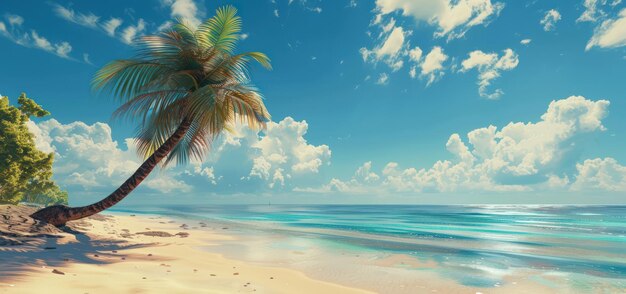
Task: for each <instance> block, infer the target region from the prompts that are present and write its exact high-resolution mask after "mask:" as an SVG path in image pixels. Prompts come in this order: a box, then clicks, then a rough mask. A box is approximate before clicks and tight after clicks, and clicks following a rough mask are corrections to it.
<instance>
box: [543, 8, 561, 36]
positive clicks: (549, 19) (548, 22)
mask: <svg viewBox="0 0 626 294" xmlns="http://www.w3.org/2000/svg"><path fill="white" fill-rule="evenodd" d="M559 20H561V13H559V12H558V11H557V10H555V9H550V10H548V11H546V14H545V15H544V16H543V18H542V19H541V21H539V23H540V24H541V25H542V26H543V30H544V31H546V32H548V31H552V30H554V28H555V25H556V23H557V22H558V21H559Z"/></svg>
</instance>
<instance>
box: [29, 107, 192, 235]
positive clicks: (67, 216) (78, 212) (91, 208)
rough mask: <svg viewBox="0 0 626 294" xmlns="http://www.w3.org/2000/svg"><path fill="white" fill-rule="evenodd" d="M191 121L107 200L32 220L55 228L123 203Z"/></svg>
mask: <svg viewBox="0 0 626 294" xmlns="http://www.w3.org/2000/svg"><path fill="white" fill-rule="evenodd" d="M191 122H192V121H191V119H188V118H184V119H183V121H182V122H181V124H180V126H178V128H177V129H176V131H174V133H173V134H172V136H170V137H169V138H168V139H167V140H166V141H165V143H163V145H161V146H160V147H159V148H158V149H157V150H156V151H154V153H152V155H150V157H148V159H146V161H144V162H143V164H141V166H139V168H138V169H137V170H136V171H135V173H134V174H133V175H132V176H130V178H128V179H127V180H126V181H125V182H124V183H123V184H122V185H121V186H120V187H119V188H117V190H115V191H114V192H113V193H111V194H110V195H109V196H107V197H106V198H104V199H102V200H100V201H98V202H96V203H93V204H91V205H87V206H83V207H67V206H65V205H53V206H49V207H46V208H43V209H41V210H39V211H37V212H35V213H33V214H32V215H31V217H32V218H34V219H37V220H41V221H44V222H47V223H49V224H52V225H55V226H64V225H65V223H67V222H68V221H72V220H77V219H81V218H85V217H88V216H91V215H94V214H96V213H99V212H101V211H103V210H105V209H107V208H109V207H111V206H113V205H115V204H117V203H118V202H120V201H122V199H124V198H125V197H126V196H128V194H130V192H132V191H133V190H134V189H135V188H136V187H137V186H139V184H141V182H142V181H143V180H144V179H145V178H146V177H147V176H148V175H149V174H150V172H151V171H152V170H153V169H154V168H155V167H156V165H157V164H158V163H159V162H160V161H161V160H162V159H163V158H165V157H166V156H167V155H168V154H169V153H170V152H171V151H172V150H173V149H174V147H175V146H176V145H177V144H178V142H180V140H181V139H182V138H183V137H184V136H185V134H186V133H187V131H189V128H190V127H191Z"/></svg>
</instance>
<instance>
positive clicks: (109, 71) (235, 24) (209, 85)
mask: <svg viewBox="0 0 626 294" xmlns="http://www.w3.org/2000/svg"><path fill="white" fill-rule="evenodd" d="M236 12H237V10H236V9H235V8H234V7H232V6H227V7H225V8H220V9H218V10H217V12H216V15H215V16H214V17H212V18H210V19H208V20H207V21H206V22H204V23H202V24H200V26H198V28H197V29H195V30H194V29H193V28H191V27H190V25H189V24H188V23H186V22H185V21H184V20H182V19H179V20H178V22H177V23H175V24H174V25H172V26H171V28H170V29H168V30H167V31H165V32H163V33H161V34H159V35H155V36H146V37H143V38H141V40H140V41H139V42H138V44H137V45H138V54H137V56H136V58H134V59H125V60H116V61H113V62H111V63H109V64H107V65H106V66H104V67H103V68H102V69H100V70H99V71H98V72H97V74H96V75H95V78H94V80H93V87H94V88H95V89H98V90H103V91H106V92H108V93H110V94H112V95H113V96H114V97H117V98H118V99H119V100H120V102H122V103H123V104H122V106H120V107H119V108H118V109H117V110H116V112H115V113H114V116H115V117H126V118H129V119H132V120H139V122H140V125H139V128H138V133H137V137H136V141H137V147H138V148H137V150H138V152H139V153H140V154H141V155H142V156H144V157H147V156H149V155H150V154H152V153H153V152H154V151H155V150H156V149H157V148H158V147H159V146H161V145H163V143H164V142H165V141H166V140H167V138H169V137H170V136H171V135H172V133H173V132H174V131H175V130H176V128H177V127H178V126H179V125H180V124H181V123H182V122H183V121H189V122H191V125H190V128H189V132H187V134H186V136H185V137H184V138H183V139H182V140H181V141H180V142H179V143H178V144H177V145H176V147H175V148H174V149H173V150H172V151H171V153H170V154H169V155H168V157H167V160H166V163H165V164H167V163H169V162H170V161H172V160H174V159H176V160H177V163H179V164H181V163H186V162H187V161H188V160H189V159H190V158H192V157H193V158H195V159H199V160H201V159H202V158H203V156H204V155H206V154H207V151H208V149H209V147H210V145H211V144H210V143H211V141H212V139H213V138H214V137H215V136H217V135H219V134H220V133H221V132H222V131H223V130H224V129H225V128H227V127H228V126H229V125H230V124H232V123H234V122H235V121H237V120H241V121H242V122H246V123H247V124H248V125H249V126H250V127H252V128H255V129H258V128H262V127H264V126H265V122H266V121H268V120H269V118H270V115H269V113H268V112H267V109H266V108H265V105H264V104H263V101H262V98H261V95H260V94H259V92H258V91H257V90H256V89H255V88H254V87H253V86H252V84H251V83H250V79H249V77H248V66H249V63H250V61H257V62H259V63H260V64H261V65H263V66H264V67H266V68H268V69H271V65H270V62H269V59H268V57H267V56H266V55H265V54H263V53H260V52H247V53H243V54H233V51H234V49H235V45H236V43H237V41H238V40H239V38H240V35H239V33H240V31H241V19H240V18H239V17H238V16H236Z"/></svg>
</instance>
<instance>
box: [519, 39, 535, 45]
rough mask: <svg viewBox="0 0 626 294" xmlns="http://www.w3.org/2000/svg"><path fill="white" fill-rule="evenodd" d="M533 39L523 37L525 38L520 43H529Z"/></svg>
mask: <svg viewBox="0 0 626 294" xmlns="http://www.w3.org/2000/svg"><path fill="white" fill-rule="evenodd" d="M532 41H533V40H531V39H523V40H521V41H519V43H520V44H522V45H528V44H530V42H532Z"/></svg>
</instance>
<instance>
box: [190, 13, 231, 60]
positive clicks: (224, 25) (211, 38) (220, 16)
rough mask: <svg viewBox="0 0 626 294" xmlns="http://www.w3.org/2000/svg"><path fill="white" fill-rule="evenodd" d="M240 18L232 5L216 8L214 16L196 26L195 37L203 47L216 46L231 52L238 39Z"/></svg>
mask: <svg viewBox="0 0 626 294" xmlns="http://www.w3.org/2000/svg"><path fill="white" fill-rule="evenodd" d="M239 32H241V18H240V17H239V16H237V9H236V8H235V7H233V6H230V5H229V6H226V7H223V8H218V9H217V11H216V12H215V16H213V17H211V18H210V19H208V20H207V21H205V22H204V23H202V24H200V26H198V29H197V30H196V39H197V40H198V43H199V44H200V45H201V46H202V47H203V48H216V49H218V50H220V51H224V52H228V53H230V52H232V51H233V50H234V49H235V44H236V43H237V40H239Z"/></svg>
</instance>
